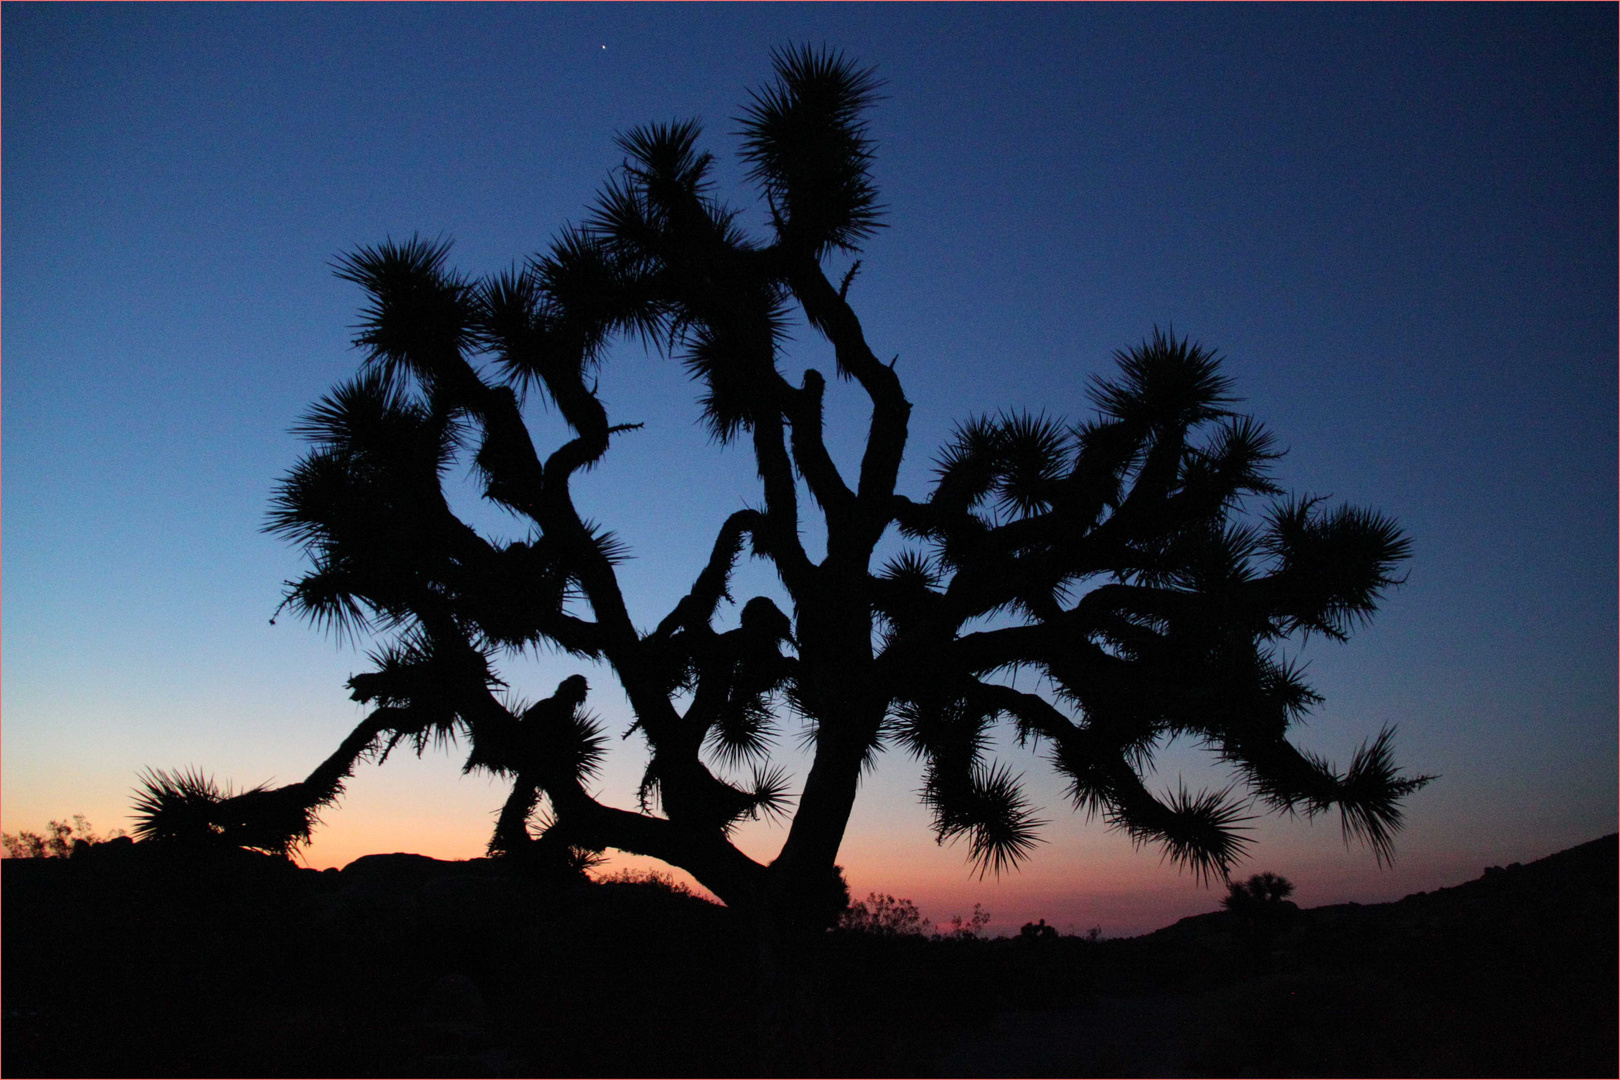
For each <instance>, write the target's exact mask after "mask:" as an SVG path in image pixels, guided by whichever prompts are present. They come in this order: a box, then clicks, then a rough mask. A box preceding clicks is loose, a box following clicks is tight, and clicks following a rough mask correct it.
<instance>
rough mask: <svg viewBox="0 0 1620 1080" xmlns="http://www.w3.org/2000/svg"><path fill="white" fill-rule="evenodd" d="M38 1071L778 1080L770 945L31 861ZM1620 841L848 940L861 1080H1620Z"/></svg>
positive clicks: (212, 865)
mask: <svg viewBox="0 0 1620 1080" xmlns="http://www.w3.org/2000/svg"><path fill="white" fill-rule="evenodd" d="M0 866H3V875H4V877H3V883H0V884H3V894H0V917H3V923H4V925H3V949H4V952H3V962H4V982H3V984H0V995H3V999H4V1001H3V1004H4V1015H5V1020H4V1024H5V1027H4V1033H3V1034H4V1037H3V1040H0V1071H3V1072H4V1073H5V1074H6V1075H10V1076H23V1075H33V1076H65V1075H78V1076H86V1075H92V1076H130V1075H156V1076H201V1075H209V1076H235V1075H253V1076H267V1075H269V1076H274V1075H282V1076H307V1075H328V1076H517V1075H559V1074H560V1075H616V1076H623V1075H659V1076H674V1075H704V1076H722V1075H753V1074H755V1073H757V1071H758V1070H757V1067H756V1063H757V1061H758V1059H757V1057H755V1038H754V1031H755V1027H754V1023H753V1016H754V1008H755V1006H756V1004H757V1000H756V997H757V996H756V995H755V993H754V981H753V978H752V975H751V968H750V955H749V952H748V946H747V939H746V936H745V935H743V934H741V933H739V932H738V928H737V927H735V926H734V925H733V923H732V918H731V914H730V913H729V912H727V911H726V910H725V909H723V908H719V907H716V906H715V905H712V904H709V903H706V902H704V901H701V900H698V899H696V898H694V897H691V896H683V895H680V894H679V893H678V892H677V891H673V890H671V889H669V888H667V887H663V886H659V885H657V884H647V883H642V884H631V883H625V884H614V885H607V884H588V883H584V882H575V883H572V884H564V883H560V882H557V881H545V880H536V879H532V878H524V877H522V876H519V875H514V874H513V873H511V872H510V871H509V870H508V869H507V868H506V867H505V866H503V865H502V864H500V863H496V862H492V861H490V860H471V861H468V862H458V863H449V862H441V861H437V860H433V859H427V858H424V857H422V856H415V855H376V856H368V857H366V858H364V859H360V860H357V861H356V862H354V863H351V864H350V865H349V866H347V867H345V868H344V869H343V870H342V871H341V872H340V871H336V870H328V871H324V872H317V871H314V870H308V869H303V868H300V867H297V866H295V865H293V864H292V863H289V862H287V861H285V860H279V859H271V858H268V857H264V856H257V855H251V854H248V853H243V852H235V851H232V852H215V853H211V854H208V855H206V856H200V855H183V854H180V853H174V852H165V851H161V850H157V849H153V848H151V846H150V845H136V844H130V843H128V842H125V843H122V844H108V845H99V846H97V847H95V848H92V849H90V850H88V851H85V852H81V853H80V854H78V855H76V856H75V857H74V858H71V859H31V860H12V859H8V860H5V861H4V862H3V863H0ZM1617 893H1620V890H1617V842H1616V838H1615V837H1614V836H1609V837H1605V838H1603V839H1601V840H1597V841H1593V842H1592V843H1589V844H1584V845H1581V846H1580V847H1577V848H1573V849H1570V850H1569V851H1565V852H1561V853H1559V854H1557V855H1554V856H1551V857H1549V858H1547V859H1542V860H1540V861H1539V862H1536V863H1531V864H1529V865H1526V866H1513V867H1508V868H1505V869H1496V868H1492V869H1491V870H1489V871H1487V872H1486V873H1485V874H1484V875H1483V876H1482V877H1481V878H1479V879H1478V880H1476V881H1472V882H1468V883H1466V884H1463V885H1459V886H1457V887H1455V888H1450V889H1441V890H1438V891H1436V892H1433V893H1428V894H1417V895H1414V896H1410V897H1407V898H1405V899H1404V900H1401V901H1399V902H1396V903H1391V904H1378V905H1355V904H1347V905H1335V906H1331V907H1323V908H1315V909H1308V910H1298V909H1293V908H1292V905H1287V906H1286V908H1280V909H1278V911H1276V912H1273V916H1274V917H1270V918H1268V919H1266V920H1261V921H1258V922H1257V921H1255V920H1253V919H1250V920H1247V921H1245V920H1242V919H1239V918H1237V917H1236V916H1233V915H1231V914H1230V913H1226V912H1218V913H1213V914H1209V915H1201V916H1196V917H1193V918H1190V919H1184V920H1182V921H1181V922H1179V923H1177V924H1175V925H1174V926H1171V927H1167V928H1165V929H1163V930H1160V931H1158V932H1156V933H1154V934H1149V935H1146V936H1144V937H1140V938H1133V939H1126V940H1118V941H1097V942H1094V941H1088V940H1086V939H1082V938H1041V939H1025V940H994V941H928V940H925V939H921V938H906V939H880V938H872V937H866V936H862V935H849V934H834V935H829V940H828V950H827V955H826V958H825V968H824V971H823V972H822V981H823V984H824V986H825V988H826V992H825V994H824V995H823V998H824V1015H823V1016H821V1017H818V1018H816V1021H815V1022H816V1023H817V1024H822V1025H825V1030H826V1033H827V1039H826V1045H827V1053H826V1057H825V1059H824V1060H823V1061H821V1062H818V1063H816V1065H815V1067H814V1068H813V1069H812V1068H811V1067H810V1066H809V1065H807V1069H808V1070H809V1071H819V1072H824V1073H827V1074H833V1075H840V1074H842V1075H862V1076H874V1075H995V1076H1085V1075H1115V1076H1129V1075H1163V1076H1170V1075H1255V1076H1265V1075H1289V1076H1332V1075H1361V1076H1375V1075H1397V1074H1399V1075H1403V1076H1422V1075H1478V1076H1486V1075H1540V1076H1558V1075H1568V1076H1576V1075H1581V1076H1590V1075H1612V1074H1613V1073H1614V1071H1615V1066H1616V1060H1617V1057H1616V1055H1617V1049H1616V1015H1617V1011H1616V1007H1617V1003H1616V968H1617V947H1616V926H1617V918H1620V916H1617V903H1616V900H1617Z"/></svg>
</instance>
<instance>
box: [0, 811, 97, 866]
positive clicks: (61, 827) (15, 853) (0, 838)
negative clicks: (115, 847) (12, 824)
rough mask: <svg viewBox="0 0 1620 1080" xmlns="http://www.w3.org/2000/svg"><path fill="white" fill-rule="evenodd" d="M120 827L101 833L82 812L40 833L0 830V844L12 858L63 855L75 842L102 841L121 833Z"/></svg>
mask: <svg viewBox="0 0 1620 1080" xmlns="http://www.w3.org/2000/svg"><path fill="white" fill-rule="evenodd" d="M123 835H124V830H123V829H114V830H113V831H112V832H110V833H108V834H107V835H106V836H101V835H99V834H98V833H96V832H95V831H94V830H92V829H91V828H90V822H89V821H87V820H86V819H85V816H84V815H83V814H74V815H73V823H72V824H71V825H70V824H68V823H67V822H65V821H53V822H51V823H50V824H49V825H47V826H46V827H45V831H44V832H43V833H37V832H33V831H32V830H29V829H19V830H18V831H16V832H14V833H8V832H0V847H4V848H5V849H6V855H7V856H9V857H10V858H13V859H65V858H67V857H68V856H69V855H71V854H73V849H74V847H75V846H76V845H78V844H80V843H83V844H102V843H106V842H107V841H108V840H111V839H112V838H113V837H115V836H123Z"/></svg>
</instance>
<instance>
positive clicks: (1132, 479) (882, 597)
mask: <svg viewBox="0 0 1620 1080" xmlns="http://www.w3.org/2000/svg"><path fill="white" fill-rule="evenodd" d="M1092 398H1093V401H1094V402H1095V404H1096V406H1097V410H1098V411H1097V415H1096V416H1095V418H1094V419H1092V420H1090V421H1089V422H1087V423H1084V424H1081V425H1078V426H1075V427H1070V428H1065V427H1064V426H1062V425H1061V424H1059V423H1058V422H1057V421H1054V420H1052V419H1049V418H1046V417H1038V416H1029V415H1025V414H1018V415H1003V416H999V417H984V418H980V419H978V420H975V421H972V422H971V423H969V424H967V425H965V426H963V427H962V428H960V429H959V430H958V432H957V435H956V437H955V439H954V440H953V441H952V442H951V443H950V444H949V445H948V446H947V447H946V449H945V451H944V453H943V454H942V455H941V457H940V459H939V463H938V468H937V472H936V480H935V486H934V490H933V493H932V495H931V497H930V498H929V499H928V500H927V501H926V502H924V503H917V504H908V505H907V506H905V507H904V508H903V509H902V510H901V513H900V518H899V520H900V524H901V526H902V528H903V529H904V530H905V532H906V533H907V534H908V535H910V536H912V537H914V538H916V539H918V540H921V541H924V542H925V544H926V547H925V548H924V549H923V550H921V551H914V552H911V553H908V554H906V555H903V556H901V557H900V558H898V559H895V560H893V561H892V562H891V563H890V565H889V567H888V569H887V571H886V572H885V574H884V575H882V576H881V577H880V578H879V582H880V583H881V585H882V588H881V589H880V590H879V591H878V592H877V598H878V600H877V602H878V607H879V610H880V612H881V614H882V615H883V616H884V617H885V619H886V622H887V636H886V638H885V640H886V642H887V643H888V646H889V651H890V654H891V655H892V656H893V658H894V661H895V664H896V668H897V669H898V671H899V672H900V673H901V675H900V679H899V681H900V683H901V684H902V687H904V688H903V689H901V690H900V692H899V695H898V696H899V697H900V698H901V700H902V702H903V706H902V709H901V712H900V715H901V717H902V718H903V720H904V721H905V723H904V726H903V729H904V731H905V735H906V738H907V740H908V742H909V743H910V744H911V745H912V746H913V748H914V749H919V750H920V751H922V752H924V753H925V755H926V756H927V757H928V760H929V769H930V773H929V781H928V783H929V787H928V790H927V792H926V797H927V798H928V799H929V801H930V803H931V804H934V805H935V806H936V828H937V830H938V831H939V833H940V834H941V836H949V835H952V834H954V833H956V832H959V831H961V830H962V828H963V826H962V825H961V824H960V822H961V821H963V820H967V819H966V818H964V817H961V816H960V814H970V813H971V812H972V808H973V807H974V806H975V805H977V804H978V803H982V801H983V800H982V798H981V797H980V796H979V795H978V794H977V793H976V791H975V790H974V789H973V788H972V786H971V785H970V784H969V780H970V779H971V778H972V776H973V775H974V774H973V773H972V772H971V771H969V770H970V769H971V768H982V765H980V763H979V761H978V752H977V750H975V751H974V752H973V753H971V754H968V755H966V756H964V755H963V753H962V752H961V751H960V750H953V749H951V746H952V741H951V740H952V738H953V736H952V735H951V732H952V731H953V729H961V728H962V727H963V718H964V717H971V718H972V722H971V723H970V724H968V727H969V728H971V729H972V730H974V731H975V732H977V731H981V730H982V729H984V728H985V727H986V726H987V723H988V721H987V720H986V717H987V716H990V715H993V714H996V713H1000V714H1002V715H1006V716H1009V717H1011V718H1012V719H1013V720H1014V721H1015V723H1016V725H1017V728H1018V731H1019V733H1020V735H1021V736H1023V737H1026V738H1028V737H1034V738H1037V739H1039V740H1044V741H1045V742H1046V743H1047V745H1048V747H1049V754H1050V757H1051V760H1052V762H1053V764H1054V766H1055V767H1056V768H1057V769H1058V770H1059V771H1060V772H1061V773H1063V774H1064V775H1065V776H1066V777H1067V778H1068V780H1069V785H1070V794H1071V796H1072V798H1073V800H1074V803H1075V805H1076V807H1077V808H1079V809H1082V810H1084V811H1087V812H1089V813H1097V814H1101V815H1102V816H1103V817H1104V819H1105V820H1106V821H1108V822H1109V823H1110V824H1111V825H1114V826H1115V827H1118V828H1121V829H1123V830H1125V831H1127V832H1128V833H1129V834H1130V835H1131V836H1132V837H1133V838H1135V839H1137V840H1138V841H1143V842H1147V841H1153V842H1156V843H1158V844H1160V845H1161V846H1163V848H1164V849H1165V851H1166V853H1167V854H1168V855H1170V856H1171V857H1172V858H1174V859H1175V860H1176V861H1178V862H1180V863H1182V864H1184V865H1186V866H1188V867H1190V868H1191V869H1193V870H1194V871H1195V872H1196V873H1198V874H1200V875H1209V874H1224V873H1225V872H1226V871H1227V869H1228V868H1229V867H1230V866H1231V865H1232V863H1233V862H1234V861H1235V860H1236V859H1237V858H1238V857H1239V856H1240V855H1241V852H1242V850H1243V846H1244V843H1245V840H1244V838H1243V822H1244V821H1245V820H1246V818H1247V817H1248V814H1247V813H1246V811H1245V807H1246V805H1247V804H1246V802H1245V800H1244V799H1243V798H1242V797H1241V796H1240V795H1239V793H1238V791H1237V790H1236V789H1234V788H1227V789H1224V790H1216V791H1208V792H1202V793H1193V792H1188V791H1186V790H1185V789H1177V790H1174V791H1172V792H1169V793H1166V794H1163V795H1155V794H1154V793H1152V792H1151V791H1149V790H1148V789H1147V787H1146V786H1144V784H1143V781H1142V776H1143V775H1144V774H1145V773H1146V772H1147V770H1148V769H1149V768H1150V767H1151V764H1152V760H1153V756H1154V753H1155V750H1156V749H1157V748H1158V747H1160V746H1162V745H1163V744H1164V743H1165V742H1166V741H1167V740H1168V739H1170V738H1172V737H1175V736H1185V737H1190V738H1192V739H1194V740H1196V741H1197V742H1200V743H1202V744H1204V745H1206V746H1208V747H1210V748H1211V749H1212V750H1214V751H1215V752H1216V753H1217V754H1218V755H1219V756H1220V757H1221V758H1222V759H1224V760H1225V761H1226V762H1228V763H1229V764H1231V765H1232V766H1234V767H1235V768H1236V769H1237V771H1238V774H1239V777H1240V778H1241V779H1242V780H1244V781H1246V782H1247V786H1248V787H1249V788H1250V790H1251V791H1252V792H1253V793H1254V794H1255V795H1256V796H1258V797H1259V798H1260V799H1261V800H1262V801H1263V802H1264V803H1265V804H1267V805H1268V806H1269V807H1271V808H1273V809H1276V810H1281V811H1284V812H1290V811H1294V810H1304V811H1305V812H1307V813H1317V812H1320V811H1322V810H1324V809H1327V808H1329V807H1333V806H1337V807H1339V809H1340V810H1341V812H1342V815H1343V820H1344V823H1345V829H1346V834H1347V836H1349V835H1355V836H1357V837H1359V838H1361V839H1362V840H1364V841H1366V842H1367V843H1368V844H1369V845H1370V846H1371V847H1372V849H1373V851H1374V853H1375V854H1376V855H1377V856H1378V857H1379V858H1380V860H1382V859H1384V858H1386V857H1387V856H1388V854H1389V850H1390V849H1389V837H1390V835H1391V833H1392V832H1393V830H1394V829H1396V828H1398V827H1399V823H1400V811H1399V809H1398V804H1399V802H1400V800H1401V799H1402V798H1404V797H1405V796H1406V795H1408V794H1410V793H1411V792H1412V791H1414V790H1416V789H1417V788H1418V787H1421V786H1422V785H1423V784H1424V783H1425V782H1426V781H1427V779H1428V778H1426V777H1415V778H1408V777H1402V776H1401V775H1400V774H1399V772H1398V771H1397V769H1396V767H1395V765H1394V763H1393V758H1392V757H1391V755H1390V754H1389V753H1388V737H1387V733H1386V735H1384V736H1380V737H1379V739H1378V740H1377V741H1376V742H1375V743H1374V744H1373V745H1372V746H1370V747H1367V748H1364V749H1363V750H1362V751H1361V752H1360V753H1358V754H1357V755H1356V758H1355V761H1353V762H1352V763H1351V766H1350V769H1349V770H1348V771H1347V772H1345V773H1342V774H1341V773H1338V772H1336V771H1335V770H1334V769H1333V768H1332V767H1331V766H1330V765H1329V764H1328V763H1327V762H1325V761H1323V760H1321V759H1320V758H1317V757H1315V756H1313V755H1310V754H1307V753H1302V752H1300V751H1298V750H1297V749H1295V748H1294V747H1293V746H1292V745H1291V744H1290V743H1289V742H1288V741H1287V739H1286V733H1287V731H1288V729H1289V727H1290V725H1291V724H1293V723H1294V722H1296V721H1297V720H1298V719H1300V718H1301V717H1302V715H1303V714H1304V713H1305V712H1306V711H1307V710H1308V709H1309V707H1310V706H1311V705H1312V704H1314V703H1315V701H1317V700H1318V699H1317V697H1316V695H1315V693H1314V692H1313V691H1312V690H1311V689H1310V688H1309V686H1307V685H1306V684H1305V683H1304V681H1303V680H1302V678H1301V675H1300V670H1299V668H1298V667H1297V665H1295V664H1294V663H1292V662H1291V661H1290V660H1289V659H1288V658H1287V657H1286V656H1285V655H1284V654H1283V653H1282V652H1281V651H1280V650H1281V647H1282V645H1283V644H1284V643H1285V641H1286V640H1287V639H1288V638H1289V637H1290V635H1294V634H1296V633H1300V632H1307V633H1308V632H1317V633H1322V634H1325V635H1327V636H1330V637H1334V638H1342V637H1343V636H1344V635H1345V634H1346V633H1347V632H1348V630H1349V629H1351V628H1352V627H1353V626H1354V624H1355V623H1356V622H1358V621H1360V620H1362V619H1365V618H1366V617H1367V616H1368V615H1369V614H1370V613H1371V612H1372V611H1373V610H1375V608H1376V606H1377V603H1378V601H1379V599H1380V597H1381V596H1382V595H1383V594H1384V593H1385V592H1386V591H1387V590H1388V589H1389V588H1390V587H1392V586H1393V585H1396V584H1398V583H1399V582H1400V581H1401V580H1402V579H1401V577H1400V575H1399V573H1398V568H1399V566H1400V565H1401V563H1402V562H1403V561H1404V560H1405V559H1406V558H1407V557H1408V554H1409V542H1408V541H1407V540H1406V538H1405V537H1404V535H1403V534H1402V533H1401V532H1400V530H1399V529H1398V528H1397V527H1396V526H1395V525H1394V524H1393V523H1392V522H1390V521H1389V520H1388V519H1387V518H1384V517H1382V516H1380V515H1377V514H1374V513H1371V512H1369V511H1365V510H1361V509H1358V508H1353V507H1340V508H1334V509H1331V510H1328V509H1324V507H1323V500H1320V499H1281V500H1279V501H1276V502H1274V503H1273V504H1272V506H1271V508H1270V509H1269V510H1266V511H1264V512H1263V513H1262V514H1260V515H1259V516H1258V517H1254V516H1245V515H1244V514H1243V513H1242V511H1243V509H1244V506H1245V501H1246V500H1250V501H1252V500H1254V499H1256V498H1259V499H1268V498H1269V499H1275V498H1277V497H1278V496H1280V494H1281V493H1280V491H1279V489H1278V488H1277V487H1276V485H1275V484H1274V483H1273V481H1272V480H1271V478H1270V473H1269V466H1270V465H1271V463H1272V462H1273V461H1274V460H1275V459H1276V458H1277V457H1278V456H1279V455H1278V454H1277V452H1276V450H1275V449H1274V442H1273V439H1272V437H1271V436H1270V434H1269V433H1267V432H1266V431H1265V430H1264V428H1262V427H1261V426H1260V425H1259V424H1258V423H1257V422H1255V421H1254V420H1253V419H1252V418H1250V417H1246V416H1242V415H1237V414H1235V413H1233V412H1232V411H1231V410H1230V408H1229V406H1231V405H1232V404H1233V403H1234V401H1235V399H1234V398H1233V397H1232V396H1231V393H1230V380H1229V379H1228V378H1227V376H1225V375H1224V374H1223V373H1222V372H1221V370H1220V363H1219V359H1218V358H1217V357H1216V356H1215V355H1214V354H1212V353H1210V352H1208V351H1207V350H1204V349H1202V348H1200V347H1198V346H1196V345H1193V344H1191V343H1190V342H1188V341H1186V340H1178V339H1176V338H1173V337H1171V336H1169V335H1164V334H1155V335H1154V337H1153V338H1152V339H1150V340H1149V341H1146V342H1144V343H1143V344H1142V345H1141V346H1139V347H1137V348H1135V349H1132V350H1130V351H1128V352H1126V353H1123V354H1120V355H1119V357H1118V370H1117V373H1116V375H1115V376H1114V377H1112V378H1107V379H1104V378H1098V379H1096V380H1094V383H1093V387H1092ZM985 617H996V618H998V619H999V621H1000V623H1001V625H999V626H997V627H996V628H994V629H987V630H980V631H977V632H970V633H964V628H966V627H967V626H968V624H969V623H970V622H972V621H973V620H977V619H982V618H985ZM1013 668H1034V669H1035V670H1036V671H1037V672H1039V674H1040V675H1041V676H1042V678H1043V682H1044V684H1045V685H1046V686H1047V687H1049V688H1050V694H1049V695H1048V696H1045V697H1043V696H1038V695H1035V694H1030V693H1020V692H1017V691H1013V690H1011V689H1010V688H1008V687H1006V686H1002V685H998V684H997V683H996V682H995V681H994V679H995V676H996V674H997V673H998V672H1003V671H1007V670H1010V669H1013ZM958 742H960V738H959V737H958ZM959 762H967V765H963V764H960V763H959ZM997 775H1000V776H1002V777H1003V779H1005V774H997ZM947 778H949V781H950V782H946V780H947ZM953 792H954V793H956V794H955V795H953V794H952V793H953ZM1012 798H1013V797H1012V796H1010V795H1009V796H1008V799H1009V800H1011V799H1012ZM953 799H954V800H955V801H953ZM1007 805H1012V802H1011V801H1009V802H1008V803H1007ZM1001 813H1002V816H1003V817H1004V818H1006V819H1007V820H1013V819H1015V818H1016V815H1014V814H1010V813H1008V812H1007V811H1005V810H1003V811H1002V812H1001ZM987 820H989V819H988V818H987ZM1023 839H1026V840H1027V839H1028V836H1024V837H1023ZM1005 850H1006V851H1007V852H1008V855H1007V859H1008V860H1011V859H1012V858H1014V857H1015V853H1016V845H1009V846H1007V847H1006V848H1005Z"/></svg>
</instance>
